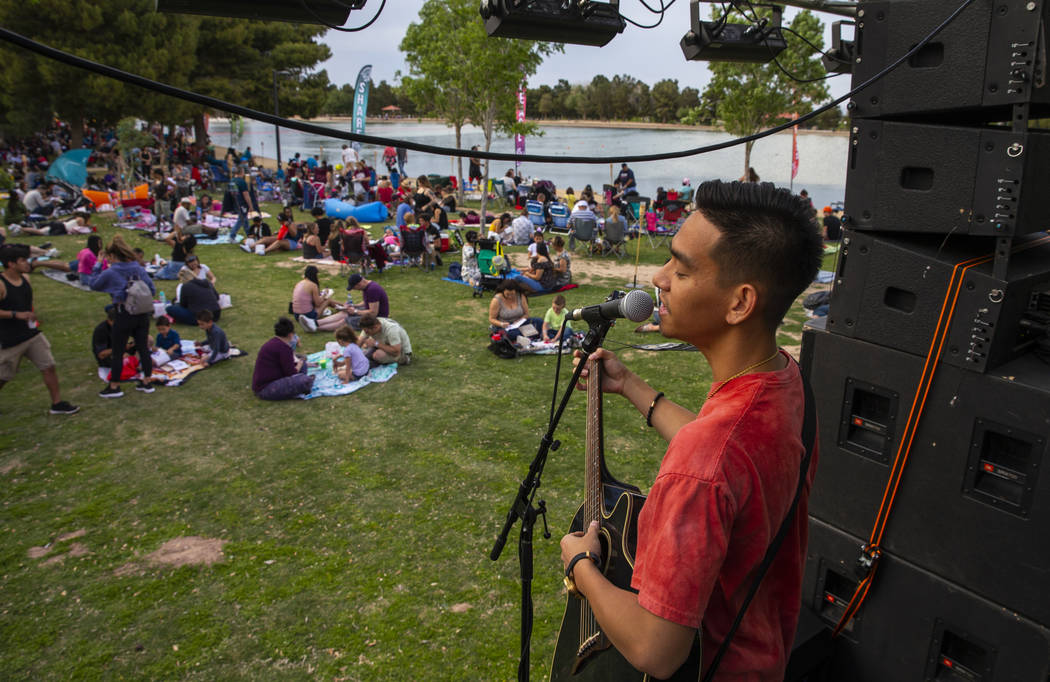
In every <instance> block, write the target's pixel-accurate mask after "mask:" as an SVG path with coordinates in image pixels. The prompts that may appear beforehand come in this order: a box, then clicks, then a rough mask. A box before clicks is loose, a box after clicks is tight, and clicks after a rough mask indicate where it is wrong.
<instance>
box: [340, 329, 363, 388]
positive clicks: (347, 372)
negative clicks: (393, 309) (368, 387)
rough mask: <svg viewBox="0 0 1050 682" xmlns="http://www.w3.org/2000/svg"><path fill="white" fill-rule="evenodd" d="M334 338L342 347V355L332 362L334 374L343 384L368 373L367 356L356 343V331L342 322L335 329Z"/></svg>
mask: <svg viewBox="0 0 1050 682" xmlns="http://www.w3.org/2000/svg"><path fill="white" fill-rule="evenodd" d="M335 340H336V342H337V343H338V344H339V345H340V347H342V349H343V354H342V356H341V357H338V358H336V359H335V361H334V362H333V363H332V367H333V368H334V369H335V374H336V376H338V377H339V378H340V379H341V380H342V382H343V383H344V384H349V383H350V382H351V381H357V380H358V379H360V378H361V377H363V376H364V375H366V374H368V358H366V357H365V353H364V351H363V350H361V347H360V346H358V345H357V333H356V332H354V330H353V329H351V328H350V326H349V325H345V324H344V325H343V326H342V327H340V328H339V329H336V330H335Z"/></svg>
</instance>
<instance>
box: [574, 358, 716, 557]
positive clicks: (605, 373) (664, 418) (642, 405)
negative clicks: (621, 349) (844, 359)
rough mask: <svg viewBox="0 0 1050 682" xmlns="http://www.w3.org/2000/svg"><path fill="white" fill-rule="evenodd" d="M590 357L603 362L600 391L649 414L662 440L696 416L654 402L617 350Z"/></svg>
mask: <svg viewBox="0 0 1050 682" xmlns="http://www.w3.org/2000/svg"><path fill="white" fill-rule="evenodd" d="M581 357H582V355H581V353H580V351H576V352H575V359H574V360H573V361H572V362H573V367H575V366H576V365H577V364H578V363H579V362H580V358H581ZM591 357H592V358H594V359H595V360H600V361H601V363H602V392H603V393H619V394H620V395H622V396H624V397H625V398H627V399H628V400H630V401H631V404H632V405H634V406H635V408H636V409H637V410H638V411H639V412H640V413H641V414H642V416H643V417H647V416H651V420H652V426H653V428H655V429H656V430H657V431H659V432H660V435H661V436H663V437H664V439H665V440H667V441H670V440H671V439H672V438H674V435H675V434H676V433H678V429H680V428H682V427H683V426H685V425H686V424H688V423H689V422H691V421H693V420H694V419H696V413H695V412H691V411H689V410H688V409H686V408H684V407H682V406H681V405H679V404H678V403H675V402H673V401H671V400H669V399H668V398H664V397H661V398H660V399H659V400H658V401H657V403H656V405H653V400H654V399H655V398H656V395H657V393H658V391H657V390H656V389H654V388H653V387H652V386H650V385H649V384H647V383H646V382H645V381H644V380H643V379H642V378H641V377H639V376H638V375H637V374H635V373H634V372H632V371H631V370H629V369H627V366H626V365H624V364H623V362H621V361H620V358H618V357H616V353H613V352H612V351H609V350H606V349H605V348H599V349H598V350H596V351H594V352H593V353H591ZM587 375H588V371H587V370H586V369H584V370H583V373H582V374H581V375H580V382H579V384H577V388H579V389H581V390H582V389H586V388H587ZM650 406H652V407H653V411H652V415H650V414H649V408H650ZM580 551H583V550H580Z"/></svg>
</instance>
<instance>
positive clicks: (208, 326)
mask: <svg viewBox="0 0 1050 682" xmlns="http://www.w3.org/2000/svg"><path fill="white" fill-rule="evenodd" d="M197 326H198V327H200V328H201V329H203V330H204V333H205V334H206V338H205V339H204V342H203V343H201V342H200V341H198V342H197V344H196V346H197V348H201V347H202V346H204V345H205V344H206V345H207V346H208V348H209V349H210V350H211V352H210V353H209V354H208V357H206V358H204V360H203V361H202V364H203V365H204V366H205V367H208V366H210V365H214V364H215V363H216V362H221V361H223V360H225V359H226V358H228V357H230V342H229V340H228V339H227V338H226V332H224V331H223V330H222V328H220V327H219V325H217V324H215V321H214V318H213V317H212V314H211V311H210V310H202V311H200V312H199V313H197Z"/></svg>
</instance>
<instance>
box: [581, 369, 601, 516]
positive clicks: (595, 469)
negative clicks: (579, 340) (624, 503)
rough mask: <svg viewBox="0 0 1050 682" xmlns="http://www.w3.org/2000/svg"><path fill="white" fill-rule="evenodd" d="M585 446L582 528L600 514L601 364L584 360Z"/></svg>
mask: <svg viewBox="0 0 1050 682" xmlns="http://www.w3.org/2000/svg"><path fill="white" fill-rule="evenodd" d="M587 370H588V379H587V445H586V462H585V464H584V482H583V521H584V527H585V528H586V527H587V524H590V522H591V521H599V520H601V516H602V514H601V512H602V507H601V505H602V469H603V467H602V438H603V435H602V363H601V362H600V361H599V360H594V359H590V360H588V361H587Z"/></svg>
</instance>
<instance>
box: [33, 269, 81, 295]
mask: <svg viewBox="0 0 1050 682" xmlns="http://www.w3.org/2000/svg"><path fill="white" fill-rule="evenodd" d="M36 272H38V273H40V274H42V275H43V276H44V277H47V278H48V279H53V280H55V281H56V282H59V283H61V284H68V285H69V286H71V287H73V288H74V289H80V290H81V291H91V287H89V286H87V285H86V284H84V283H82V282H81V281H80V279H79V278H78V279H73V280H70V279H66V275H68V274H70V273H68V272H62V271H61V270H52V269H51V268H40V269H39V270H37V271H36Z"/></svg>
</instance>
